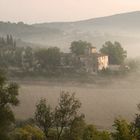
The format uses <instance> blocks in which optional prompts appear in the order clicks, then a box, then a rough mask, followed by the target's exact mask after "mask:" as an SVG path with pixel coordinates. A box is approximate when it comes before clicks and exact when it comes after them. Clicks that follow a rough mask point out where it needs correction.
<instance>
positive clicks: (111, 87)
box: [15, 75, 140, 129]
mask: <svg viewBox="0 0 140 140" xmlns="http://www.w3.org/2000/svg"><path fill="white" fill-rule="evenodd" d="M19 84H20V95H19V99H20V106H19V107H17V108H15V112H16V118H18V119H26V118H29V117H33V113H34V110H35V104H36V102H37V101H39V99H40V98H46V99H47V101H48V103H49V104H50V105H52V106H53V107H54V106H55V105H56V103H57V101H58V97H59V95H60V92H61V91H62V90H64V91H70V92H76V97H77V98H79V100H80V101H81V102H82V108H81V112H83V113H84V114H85V116H86V120H87V122H89V123H94V124H95V125H97V126H98V127H99V128H106V129H110V128H111V126H112V124H113V120H114V119H115V118H116V117H119V116H122V117H124V118H126V119H128V120H132V119H133V117H134V115H135V113H137V112H138V110H137V104H138V103H140V78H139V75H131V76H129V77H127V78H126V77H125V78H117V79H115V78H113V79H111V78H110V80H107V81H103V82H101V81H100V82H99V83H98V84H82V83H79V84H78V83H75V82H73V83H72V82H66V83H65V82H48V81H31V80H30V81H28V82H27V81H24V82H23V81H22V82H21V81H19Z"/></svg>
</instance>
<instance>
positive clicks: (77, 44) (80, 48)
mask: <svg viewBox="0 0 140 140" xmlns="http://www.w3.org/2000/svg"><path fill="white" fill-rule="evenodd" d="M91 46H92V44H91V43H89V42H86V41H81V40H79V41H73V42H72V43H71V47H70V50H71V52H72V53H74V54H76V55H81V54H84V53H85V49H86V48H88V47H91Z"/></svg>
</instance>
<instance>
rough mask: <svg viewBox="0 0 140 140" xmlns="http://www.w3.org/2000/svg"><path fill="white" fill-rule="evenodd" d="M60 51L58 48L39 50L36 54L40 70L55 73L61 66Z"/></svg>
mask: <svg viewBox="0 0 140 140" xmlns="http://www.w3.org/2000/svg"><path fill="white" fill-rule="evenodd" d="M60 54H61V53H60V50H59V48H57V47H53V48H48V49H39V50H38V51H36V52H35V57H36V60H37V62H38V66H39V70H43V71H45V72H53V71H55V70H56V68H57V67H58V66H60Z"/></svg>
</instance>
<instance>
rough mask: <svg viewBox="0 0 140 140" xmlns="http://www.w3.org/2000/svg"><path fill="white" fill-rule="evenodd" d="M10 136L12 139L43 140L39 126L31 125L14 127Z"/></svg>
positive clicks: (43, 136)
mask: <svg viewBox="0 0 140 140" xmlns="http://www.w3.org/2000/svg"><path fill="white" fill-rule="evenodd" d="M11 137H12V140H45V135H44V133H43V132H42V131H41V130H40V129H39V128H37V127H35V126H31V125H25V126H23V127H21V128H16V129H15V130H14V132H13V133H12V134H11Z"/></svg>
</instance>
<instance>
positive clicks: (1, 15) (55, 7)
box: [0, 0, 140, 23]
mask: <svg viewBox="0 0 140 140" xmlns="http://www.w3.org/2000/svg"><path fill="white" fill-rule="evenodd" d="M0 6H1V8H0V20H1V21H12V22H18V21H24V22H25V23H36V22H53V21H75V20H82V19H88V18H94V17H100V16H107V15H112V14H118V13H124V12H130V11H138V10H140V0H0Z"/></svg>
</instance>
